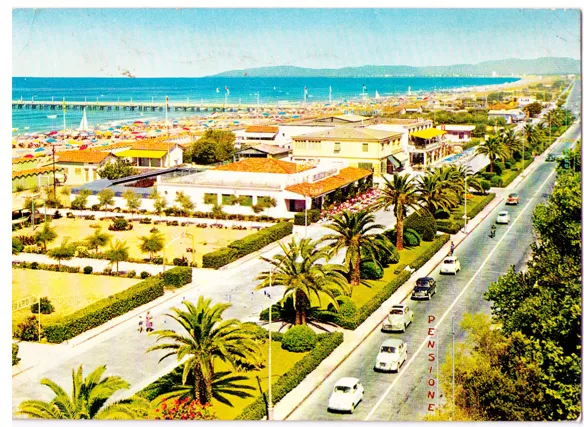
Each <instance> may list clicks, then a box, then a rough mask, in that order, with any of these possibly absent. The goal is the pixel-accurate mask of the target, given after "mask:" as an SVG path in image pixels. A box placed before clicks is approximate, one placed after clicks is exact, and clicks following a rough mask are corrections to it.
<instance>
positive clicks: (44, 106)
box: [12, 100, 305, 112]
mask: <svg viewBox="0 0 584 427" xmlns="http://www.w3.org/2000/svg"><path fill="white" fill-rule="evenodd" d="M63 105H65V106H66V108H67V109H70V110H83V109H84V108H87V109H88V110H101V111H123V110H126V111H165V110H166V103H165V102H109V101H95V102H93V101H89V102H86V101H65V102H63V101H41V100H39V101H34V100H33V101H22V100H21V101H18V100H16V101H15V100H13V101H12V108H13V109H19V110H21V109H32V110H62V109H63ZM302 108H305V106H304V105H302V104H286V105H268V104H266V105H257V104H255V105H254V104H202V103H200V104H197V103H192V102H172V103H171V102H169V103H168V111H213V112H215V111H217V112H237V111H247V112H252V111H258V110H261V111H289V110H298V109H302Z"/></svg>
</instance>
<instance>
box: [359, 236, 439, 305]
mask: <svg viewBox="0 0 584 427" xmlns="http://www.w3.org/2000/svg"><path fill="white" fill-rule="evenodd" d="M431 244H432V242H420V246H414V247H411V248H404V250H403V251H400V253H399V256H400V258H399V263H398V264H391V265H390V266H389V267H388V268H385V269H384V270H383V272H384V275H383V278H382V279H381V280H369V281H367V284H365V283H363V282H361V285H359V286H355V287H354V288H353V294H352V295H351V298H352V299H353V301H354V302H355V304H356V305H357V307H361V306H363V305H364V304H365V303H366V302H367V301H369V300H370V299H371V298H373V297H374V296H375V295H376V294H377V293H378V290H379V289H380V288H382V287H383V286H384V285H385V284H386V283H387V282H389V281H390V280H393V279H394V278H395V277H396V276H397V274H395V273H394V272H395V269H396V268H397V267H398V266H400V265H401V266H406V265H409V264H411V263H412V261H413V260H414V259H416V258H417V257H418V256H419V255H420V254H421V253H422V252H424V251H425V250H426V248H428V246H430V245H431Z"/></svg>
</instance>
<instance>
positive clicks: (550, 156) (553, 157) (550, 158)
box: [545, 153, 557, 162]
mask: <svg viewBox="0 0 584 427" xmlns="http://www.w3.org/2000/svg"><path fill="white" fill-rule="evenodd" d="M556 158H557V157H556V155H555V154H552V153H550V154H548V155H547V157H546V158H545V161H546V162H554V161H555V160H556Z"/></svg>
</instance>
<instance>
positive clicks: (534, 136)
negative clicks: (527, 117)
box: [521, 123, 541, 155]
mask: <svg viewBox="0 0 584 427" xmlns="http://www.w3.org/2000/svg"><path fill="white" fill-rule="evenodd" d="M521 133H522V135H523V138H524V140H525V145H527V147H528V149H532V150H536V152H537V153H538V154H539V144H540V138H541V134H540V131H539V129H538V127H537V126H534V125H533V124H532V123H527V124H526V125H525V126H524V127H523V130H522V131H521ZM522 155H523V153H522Z"/></svg>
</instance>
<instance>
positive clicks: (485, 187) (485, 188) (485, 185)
mask: <svg viewBox="0 0 584 427" xmlns="http://www.w3.org/2000/svg"><path fill="white" fill-rule="evenodd" d="M481 187H482V189H483V191H484V192H485V193H486V192H487V191H489V190H490V189H491V182H490V181H487V180H486V179H482V180H481Z"/></svg>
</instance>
